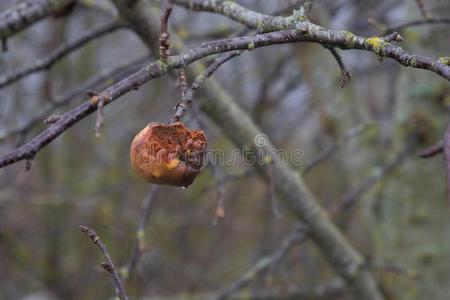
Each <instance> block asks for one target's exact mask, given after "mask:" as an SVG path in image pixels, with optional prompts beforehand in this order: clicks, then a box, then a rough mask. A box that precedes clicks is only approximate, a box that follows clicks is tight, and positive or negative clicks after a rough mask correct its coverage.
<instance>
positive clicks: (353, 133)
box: [302, 123, 370, 174]
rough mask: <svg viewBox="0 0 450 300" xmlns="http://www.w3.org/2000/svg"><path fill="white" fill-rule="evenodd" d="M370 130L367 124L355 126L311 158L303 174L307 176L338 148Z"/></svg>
mask: <svg viewBox="0 0 450 300" xmlns="http://www.w3.org/2000/svg"><path fill="white" fill-rule="evenodd" d="M369 128H370V126H369V124H367V123H365V124H361V125H359V126H356V127H354V128H351V129H349V130H348V131H347V132H346V133H345V135H344V136H343V137H342V138H340V139H339V140H337V141H336V142H335V143H333V144H331V145H330V146H328V147H327V148H325V149H324V150H323V151H322V152H320V153H319V154H318V155H317V156H315V157H313V158H312V159H311V161H310V162H309V163H307V164H306V165H305V167H304V169H303V172H302V173H303V174H307V173H309V172H311V170H313V169H314V168H315V167H316V166H317V165H319V164H320V163H322V162H323V161H325V160H326V159H327V158H328V157H330V156H331V155H332V154H333V153H334V152H336V150H338V149H339V147H341V146H343V145H345V144H347V143H348V142H349V141H350V140H352V139H353V138H354V137H357V136H359V135H360V134H362V133H363V132H365V131H366V130H368V129H369Z"/></svg>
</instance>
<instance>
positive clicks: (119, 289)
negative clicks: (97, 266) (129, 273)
mask: <svg viewBox="0 0 450 300" xmlns="http://www.w3.org/2000/svg"><path fill="white" fill-rule="evenodd" d="M80 229H81V231H82V232H83V233H85V234H86V235H87V236H88V237H89V238H90V239H91V240H92V242H94V244H95V245H97V247H98V248H99V249H100V252H101V253H102V255H103V257H104V258H105V259H106V262H104V263H102V267H103V268H104V269H105V270H106V271H107V272H108V273H110V274H111V277H112V279H113V282H114V285H115V287H116V294H117V296H118V297H119V298H120V299H121V300H128V297H127V295H126V293H125V289H124V287H123V284H122V282H121V281H120V278H119V275H118V274H117V271H116V268H115V267H114V263H113V261H112V259H111V256H110V255H109V253H108V249H106V245H105V244H104V243H103V242H102V240H101V239H100V237H99V236H98V235H97V233H96V232H95V231H94V230H93V229H92V228H89V227H87V226H83V225H80Z"/></svg>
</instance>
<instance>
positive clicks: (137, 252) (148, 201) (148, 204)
mask: <svg viewBox="0 0 450 300" xmlns="http://www.w3.org/2000/svg"><path fill="white" fill-rule="evenodd" d="M157 192H158V186H156V185H155V186H152V188H151V190H150V192H149V193H148V195H147V197H145V199H144V201H143V204H142V215H141V218H140V219H139V223H138V228H137V230H136V240H135V242H134V246H133V250H131V255H130V257H129V259H128V262H127V263H126V264H125V266H124V267H123V268H122V269H121V272H122V274H123V278H124V280H127V279H128V278H130V276H131V274H132V273H133V271H134V270H135V268H136V266H137V263H138V262H139V259H140V258H141V256H142V254H143V253H144V250H145V245H144V232H145V226H146V225H147V223H148V219H149V217H150V211H151V208H152V207H153V202H154V200H155V198H156V195H157Z"/></svg>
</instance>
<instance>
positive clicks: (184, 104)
mask: <svg viewBox="0 0 450 300" xmlns="http://www.w3.org/2000/svg"><path fill="white" fill-rule="evenodd" d="M241 53H242V51H234V52H230V53H226V54H223V55H221V56H219V57H218V58H216V59H215V60H214V62H213V63H212V64H211V65H210V66H209V67H208V68H207V69H206V70H205V71H203V72H202V73H200V74H199V75H198V76H197V77H196V78H195V80H194V82H193V83H192V85H191V87H190V88H189V89H187V91H186V92H185V93H183V97H182V99H181V102H180V103H178V105H177V106H176V107H175V113H174V115H173V117H172V119H171V121H170V122H171V123H173V122H179V121H180V120H181V118H182V117H183V115H184V113H185V112H186V109H187V108H188V107H189V105H190V104H191V103H192V99H193V97H194V92H195V91H197V90H198V89H200V88H201V86H202V85H203V84H204V83H205V81H206V79H208V78H209V77H210V76H211V75H212V74H213V73H214V72H215V71H217V69H219V68H220V66H221V65H223V64H224V63H226V62H227V61H229V60H230V59H232V58H233V57H236V56H239V55H241Z"/></svg>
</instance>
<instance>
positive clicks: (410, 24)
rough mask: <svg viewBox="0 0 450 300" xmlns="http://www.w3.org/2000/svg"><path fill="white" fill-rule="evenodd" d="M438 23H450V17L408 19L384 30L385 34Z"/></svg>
mask: <svg viewBox="0 0 450 300" xmlns="http://www.w3.org/2000/svg"><path fill="white" fill-rule="evenodd" d="M438 24H450V18H432V19H428V20H414V21H408V22H405V23H402V24H399V25H396V26H392V27H389V28H386V29H385V30H384V34H388V33H391V32H395V31H402V30H404V29H406V28H409V27H415V26H424V25H438Z"/></svg>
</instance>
